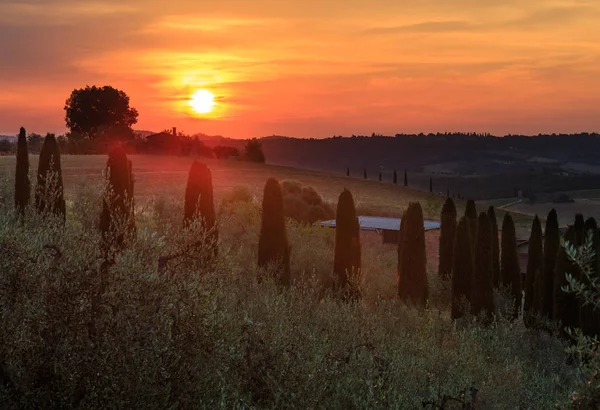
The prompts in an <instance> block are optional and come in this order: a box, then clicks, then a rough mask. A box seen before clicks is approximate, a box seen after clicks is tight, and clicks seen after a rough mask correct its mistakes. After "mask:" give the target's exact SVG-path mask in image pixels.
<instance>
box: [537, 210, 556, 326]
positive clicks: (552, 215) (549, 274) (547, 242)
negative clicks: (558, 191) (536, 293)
mask: <svg viewBox="0 0 600 410" xmlns="http://www.w3.org/2000/svg"><path fill="white" fill-rule="evenodd" d="M559 249H560V231H559V227H558V215H557V214H556V211H555V210H554V209H552V210H551V211H550V212H549V213H548V218H547V219H546V235H545V237H544V269H543V272H544V274H543V275H542V283H541V286H542V289H543V291H542V296H541V300H540V306H539V311H540V313H541V314H542V315H544V316H545V317H547V318H548V319H552V317H553V310H554V266H555V264H556V255H557V254H558V250H559Z"/></svg>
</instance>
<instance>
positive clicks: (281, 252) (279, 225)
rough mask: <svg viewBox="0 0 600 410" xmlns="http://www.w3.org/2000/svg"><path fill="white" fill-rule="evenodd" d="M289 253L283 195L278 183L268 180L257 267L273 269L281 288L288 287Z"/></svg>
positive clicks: (274, 180)
mask: <svg viewBox="0 0 600 410" xmlns="http://www.w3.org/2000/svg"><path fill="white" fill-rule="evenodd" d="M290 252H291V247H290V245H289V243H288V239H287V233H286V228H285V215H284V213H283V193H282V192H281V186H280V185H279V182H278V181H277V180H276V179H273V178H269V179H268V180H267V183H266V184H265V190H264V193H263V201H262V219H261V225H260V237H259V239H258V266H259V267H260V268H267V267H271V268H274V269H275V272H276V274H277V280H278V282H279V283H280V284H281V285H283V286H289V285H290V282H291V276H290Z"/></svg>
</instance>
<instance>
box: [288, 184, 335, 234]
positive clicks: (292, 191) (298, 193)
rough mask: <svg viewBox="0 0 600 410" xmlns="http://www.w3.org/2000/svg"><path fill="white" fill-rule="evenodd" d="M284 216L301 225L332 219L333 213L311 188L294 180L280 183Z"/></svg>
mask: <svg viewBox="0 0 600 410" xmlns="http://www.w3.org/2000/svg"><path fill="white" fill-rule="evenodd" d="M281 188H282V191H283V209H284V212H285V216H286V217H288V218H291V219H293V220H295V221H296V222H300V223H303V224H313V223H315V222H317V221H322V220H327V219H333V218H334V217H335V213H334V211H333V208H332V207H331V205H329V204H327V203H325V202H323V199H322V198H321V195H319V193H318V192H317V191H316V190H315V189H314V188H313V187H308V186H304V185H302V183H301V182H299V181H295V180H285V181H283V182H282V183H281Z"/></svg>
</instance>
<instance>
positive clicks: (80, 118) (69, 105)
mask: <svg viewBox="0 0 600 410" xmlns="http://www.w3.org/2000/svg"><path fill="white" fill-rule="evenodd" d="M65 113H66V115H65V121H66V123H67V127H68V128H69V129H70V130H71V132H72V133H77V134H81V135H83V136H84V137H86V138H89V139H92V140H93V139H96V138H99V137H116V138H117V139H132V138H133V131H132V129H131V126H132V125H134V124H136V123H137V118H138V112H137V110H136V109H135V108H132V107H130V106H129V96H128V95H127V94H126V93H125V92H124V91H121V90H117V89H116V88H113V87H110V86H104V87H96V86H92V87H90V86H86V87H85V88H81V89H76V90H73V92H72V93H71V96H70V97H69V98H68V99H67V101H66V102H65Z"/></svg>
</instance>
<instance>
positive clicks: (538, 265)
mask: <svg viewBox="0 0 600 410" xmlns="http://www.w3.org/2000/svg"><path fill="white" fill-rule="evenodd" d="M542 236H543V235H542V224H541V223H540V219H539V218H538V216H537V215H536V216H535V218H534V219H533V224H532V226H531V235H530V237H529V249H528V258H527V271H526V274H525V325H526V326H528V327H531V326H533V324H534V321H535V320H534V317H535V315H536V314H537V313H539V312H538V311H537V308H536V306H539V299H540V296H541V288H542V286H541V277H542V269H543V266H542V265H543V263H544V250H543V238H542Z"/></svg>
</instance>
